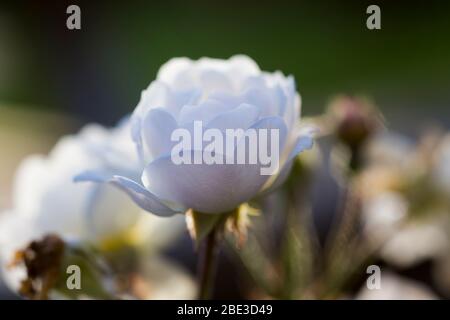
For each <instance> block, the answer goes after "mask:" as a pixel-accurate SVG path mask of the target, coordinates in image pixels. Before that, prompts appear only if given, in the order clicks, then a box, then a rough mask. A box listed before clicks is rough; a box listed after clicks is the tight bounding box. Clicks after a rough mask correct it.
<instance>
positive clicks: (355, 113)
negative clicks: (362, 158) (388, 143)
mask: <svg viewBox="0 0 450 320" xmlns="http://www.w3.org/2000/svg"><path fill="white" fill-rule="evenodd" d="M329 113H330V115H331V117H332V121H333V125H334V126H335V134H336V136H337V137H338V139H339V140H340V141H342V142H343V143H345V144H346V145H347V146H349V147H350V148H351V149H352V150H354V149H356V148H359V147H360V146H361V145H362V144H364V143H365V142H366V141H367V139H368V138H369V137H370V136H371V135H372V134H373V133H374V132H375V131H376V130H377V129H378V127H379V124H380V116H379V115H378V114H377V112H376V109H375V108H374V107H373V106H372V105H371V104H370V103H369V102H368V101H366V100H365V99H362V98H354V97H349V96H341V97H338V98H336V99H335V100H334V101H333V102H332V103H331V105H330V108H329Z"/></svg>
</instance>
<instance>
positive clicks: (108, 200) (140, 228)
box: [0, 121, 183, 289]
mask: <svg viewBox="0 0 450 320" xmlns="http://www.w3.org/2000/svg"><path fill="white" fill-rule="evenodd" d="M87 166H89V167H92V168H95V169H96V171H97V172H99V174H102V175H104V176H112V173H111V172H114V173H117V172H122V174H126V175H129V176H132V177H133V176H134V177H138V176H139V174H140V172H141V171H142V170H141V169H140V167H139V161H138V157H137V154H136V150H135V146H134V144H133V142H132V140H131V139H130V136H129V122H128V121H126V122H125V121H124V122H122V123H121V124H120V125H119V126H118V127H116V128H113V129H106V128H104V127H102V126H100V125H95V124H92V125H88V126H86V127H84V128H83V129H82V130H81V131H80V133H79V134H77V135H71V136H66V137H63V138H61V139H60V140H59V141H58V143H57V144H56V145H55V147H54V148H53V150H51V152H50V153H49V155H48V156H42V155H32V156H30V157H28V158H26V159H25V160H24V161H23V162H22V163H21V164H20V165H19V168H18V169H17V172H16V176H15V181H14V190H13V206H12V208H11V209H10V210H8V211H7V212H3V213H0V262H1V268H0V269H1V270H2V271H3V273H4V278H5V280H6V281H7V283H8V284H9V286H10V287H11V288H13V289H17V287H18V286H19V283H20V279H23V278H24V277H25V270H24V269H23V268H7V265H8V264H10V263H11V261H12V259H13V257H14V253H15V252H17V251H18V250H21V249H24V248H25V247H26V246H27V245H28V244H29V243H30V242H31V241H33V240H38V239H39V238H41V237H43V236H44V235H46V234H48V233H56V234H58V235H59V236H60V237H62V238H63V239H65V240H66V241H67V240H68V241H72V240H75V241H77V242H89V243H90V244H92V245H94V246H97V247H102V245H104V244H105V243H107V242H108V241H109V240H112V239H115V238H117V237H120V236H122V235H123V234H124V233H128V231H130V232H131V230H132V231H133V241H137V242H138V243H139V244H146V242H149V244H148V246H150V247H148V248H147V250H151V251H152V252H155V251H157V250H158V249H159V248H160V247H161V246H163V245H165V244H167V243H168V242H170V241H171V240H172V239H173V237H174V236H175V235H176V234H177V232H178V231H181V230H182V223H183V221H182V220H183V219H181V220H178V221H177V222H176V221H168V220H166V219H162V218H159V217H154V216H153V217H152V216H150V215H145V214H144V215H143V214H142V210H141V209H140V208H138V207H137V206H136V205H135V204H134V203H133V202H132V201H130V199H129V198H128V197H127V196H126V195H125V194H123V193H122V192H120V191H119V190H117V189H116V188H114V187H112V186H109V185H83V184H76V183H74V182H73V177H74V176H75V175H76V174H77V173H79V172H80V171H81V170H83V169H84V168H85V167H87ZM168 222H171V228H170V229H169V228H168V226H167V223H168ZM174 222H175V223H176V224H175V225H174ZM176 226H179V227H176Z"/></svg>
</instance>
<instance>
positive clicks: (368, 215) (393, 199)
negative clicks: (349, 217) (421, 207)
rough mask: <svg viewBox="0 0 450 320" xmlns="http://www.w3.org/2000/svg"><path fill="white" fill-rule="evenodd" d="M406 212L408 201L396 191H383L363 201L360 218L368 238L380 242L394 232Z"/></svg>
mask: <svg viewBox="0 0 450 320" xmlns="http://www.w3.org/2000/svg"><path fill="white" fill-rule="evenodd" d="M407 213H408V202H407V201H406V200H405V199H404V197H402V195H401V194H399V193H396V192H389V191H386V192H383V193H380V194H377V195H375V196H373V197H371V198H368V199H367V200H366V201H365V202H364V203H363V208H362V218H363V221H364V223H365V233H366V234H367V236H368V237H369V240H371V241H374V242H375V243H377V244H380V243H382V241H385V240H386V239H388V238H389V237H390V236H392V235H393V234H394V233H395V232H397V230H398V227H399V224H400V223H401V222H402V221H404V219H405V218H406V216H407Z"/></svg>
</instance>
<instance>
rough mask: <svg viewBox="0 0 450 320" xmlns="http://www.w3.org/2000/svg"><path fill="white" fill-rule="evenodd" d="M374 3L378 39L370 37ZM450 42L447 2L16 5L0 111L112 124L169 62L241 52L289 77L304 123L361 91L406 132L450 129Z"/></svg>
mask: <svg viewBox="0 0 450 320" xmlns="http://www.w3.org/2000/svg"><path fill="white" fill-rule="evenodd" d="M73 3H74V4H78V5H79V6H80V7H81V13H82V29H81V30H80V31H69V30H67V29H66V18H67V16H68V15H67V14H66V8H67V6H68V5H69V4H73ZM372 3H376V4H378V5H379V6H380V7H381V21H382V29H381V30H376V31H370V30H368V29H367V28H366V18H367V16H368V15H367V14H366V8H367V6H368V5H369V4H372ZM449 39H450V4H449V3H448V2H444V1H426V2H421V3H419V2H418V3H414V2H410V1H377V2H373V1H370V2H368V1H346V2H345V3H344V2H343V1H339V2H338V1H295V2H294V1H283V0H281V1H270V2H269V1H239V2H237V1H236V2H233V1H226V2H225V1H220V2H219V1H164V2H161V3H156V1H127V2H123V1H90V2H89V1H17V2H16V1H14V2H11V3H9V4H8V3H2V4H1V5H0V104H1V105H8V106H12V107H14V108H34V109H39V110H50V111H62V112H64V113H69V114H71V115H74V116H76V117H78V118H80V119H82V120H83V121H99V122H101V123H105V124H113V123H114V122H116V121H117V120H118V119H120V117H121V116H122V115H123V114H125V113H129V112H131V111H132V110H133V108H134V107H135V105H136V104H137V102H138V100H139V96H140V91H141V90H142V89H144V88H145V87H146V86H147V85H148V84H149V83H150V82H151V81H152V80H153V79H154V77H155V75H156V72H157V70H158V68H159V66H160V65H161V64H162V63H164V62H165V61H167V60H168V59H170V58H172V57H176V56H188V57H191V58H199V57H201V56H211V57H219V58H227V57H229V56H231V55H233V54H237V53H244V54H248V55H250V56H251V57H252V58H253V59H255V60H256V61H257V62H258V64H259V65H260V67H261V68H262V69H265V70H270V71H271V70H276V69H279V70H282V71H283V72H285V73H291V74H293V75H294V76H295V78H296V80H297V86H298V89H299V91H300V93H301V95H302V98H303V112H304V114H306V115H312V114H317V113H320V112H321V111H322V110H323V109H324V105H325V103H326V102H327V101H328V100H329V99H330V98H331V97H332V96H333V95H335V94H339V93H349V94H353V93H357V94H367V95H369V96H370V97H372V98H373V99H374V100H375V101H376V102H377V103H378V104H379V106H380V107H381V109H382V110H383V112H384V113H385V115H386V117H387V119H388V124H391V125H396V126H398V127H399V128H401V129H404V130H415V129H417V128H418V127H421V126H423V125H426V124H427V123H428V121H431V122H432V121H435V122H438V123H440V124H442V125H446V126H448V125H450V92H449V89H450V41H449Z"/></svg>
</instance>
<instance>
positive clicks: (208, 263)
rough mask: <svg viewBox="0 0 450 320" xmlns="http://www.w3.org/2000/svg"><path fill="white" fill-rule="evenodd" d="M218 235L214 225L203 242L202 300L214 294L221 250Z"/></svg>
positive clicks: (200, 276) (201, 269) (200, 270)
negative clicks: (218, 256) (218, 257)
mask: <svg viewBox="0 0 450 320" xmlns="http://www.w3.org/2000/svg"><path fill="white" fill-rule="evenodd" d="M217 236H218V234H217V228H216V227H214V228H213V229H212V230H211V232H210V233H209V234H208V236H207V237H206V239H205V240H204V242H203V243H202V248H201V252H200V255H201V257H200V263H199V284H200V291H199V299H201V300H208V299H210V298H211V295H212V289H213V284H214V278H215V274H216V264H217V254H218V251H219V250H218V249H219V247H218V245H217Z"/></svg>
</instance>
